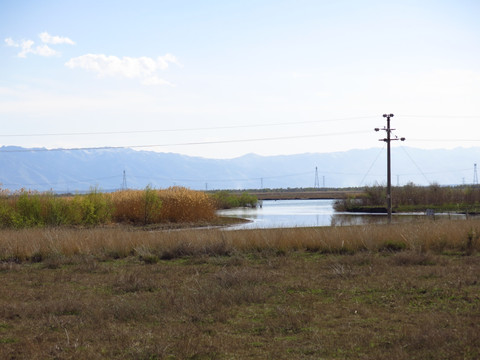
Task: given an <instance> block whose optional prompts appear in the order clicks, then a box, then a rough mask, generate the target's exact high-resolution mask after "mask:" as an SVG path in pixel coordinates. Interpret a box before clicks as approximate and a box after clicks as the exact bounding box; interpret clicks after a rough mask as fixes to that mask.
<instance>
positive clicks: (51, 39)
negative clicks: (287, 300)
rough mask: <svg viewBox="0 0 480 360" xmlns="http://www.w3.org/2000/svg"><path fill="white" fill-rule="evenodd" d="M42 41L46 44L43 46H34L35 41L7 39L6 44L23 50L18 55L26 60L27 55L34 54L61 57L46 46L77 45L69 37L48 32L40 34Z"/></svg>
mask: <svg viewBox="0 0 480 360" xmlns="http://www.w3.org/2000/svg"><path fill="white" fill-rule="evenodd" d="M39 37H40V40H41V41H42V42H43V43H44V44H43V45H39V46H35V47H34V46H33V45H34V44H35V42H34V41H33V40H21V41H19V42H18V41H14V40H13V39H12V38H6V39H5V44H7V46H10V47H16V48H21V51H20V52H19V53H18V54H17V56H18V57H21V58H25V57H27V54H34V55H39V56H47V57H48V56H56V55H60V52H58V51H57V50H54V49H52V48H51V47H50V46H48V45H45V44H54V45H56V44H69V45H74V44H75V43H74V42H73V41H72V40H70V39H69V38H67V37H60V36H51V35H49V34H48V33H47V32H43V33H41V34H39Z"/></svg>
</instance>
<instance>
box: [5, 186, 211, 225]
mask: <svg viewBox="0 0 480 360" xmlns="http://www.w3.org/2000/svg"><path fill="white" fill-rule="evenodd" d="M213 219H215V206H214V204H213V201H212V200H211V198H210V197H209V196H208V195H207V194H205V193H203V192H198V191H193V190H189V189H186V188H183V187H171V188H168V189H163V190H155V189H152V188H150V187H147V188H146V189H145V190H142V191H140V190H138V191H136V190H128V191H117V192H114V193H101V192H98V191H97V190H96V189H93V190H92V191H91V192H90V193H89V194H86V195H75V196H68V197H58V196H55V195H54V194H52V193H37V192H31V191H23V190H22V191H19V192H16V193H12V194H10V193H8V192H6V191H2V190H1V189H0V228H31V227H52V226H78V225H80V226H94V225H105V224H111V223H128V224H135V225H147V224H158V223H185V222H204V221H212V220H213Z"/></svg>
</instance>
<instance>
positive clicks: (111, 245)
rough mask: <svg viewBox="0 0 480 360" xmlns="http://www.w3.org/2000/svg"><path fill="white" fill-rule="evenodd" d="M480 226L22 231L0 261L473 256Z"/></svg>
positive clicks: (4, 238)
mask: <svg viewBox="0 0 480 360" xmlns="http://www.w3.org/2000/svg"><path fill="white" fill-rule="evenodd" d="M479 237H480V221H479V220H444V221H426V222H421V223H420V222H419V223H413V224H396V225H390V226H389V225H367V226H352V227H319V228H292V229H265V230H243V231H228V230H219V229H204V230H180V231H143V230H131V229H130V230H129V229H125V228H91V229H67V228H52V229H23V230H2V231H0V261H16V262H23V261H41V260H43V259H47V258H55V257H69V256H75V255H88V256H94V257H96V258H99V259H115V258H123V257H127V256H138V257H139V258H140V259H142V260H145V261H147V262H155V261H157V260H158V259H172V258H179V257H183V256H191V255H206V256H217V255H233V254H236V253H265V252H267V253H271V252H273V253H279V254H282V253H287V252H294V251H311V252H319V253H339V254H341V253H347V254H348V253H356V252H361V251H367V250H368V251H389V252H391V251H401V250H411V251H414V252H418V253H425V252H434V253H445V252H453V253H462V254H467V255H468V254H472V253H474V252H476V251H479V250H480V241H479Z"/></svg>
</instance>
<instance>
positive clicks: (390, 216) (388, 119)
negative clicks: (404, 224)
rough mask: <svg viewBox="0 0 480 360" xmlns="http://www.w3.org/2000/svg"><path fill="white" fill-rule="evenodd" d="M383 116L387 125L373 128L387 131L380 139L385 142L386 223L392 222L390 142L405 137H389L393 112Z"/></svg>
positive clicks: (402, 139)
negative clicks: (381, 127)
mask: <svg viewBox="0 0 480 360" xmlns="http://www.w3.org/2000/svg"><path fill="white" fill-rule="evenodd" d="M383 117H384V118H387V127H384V128H383V129H379V128H375V131H380V130H385V131H386V132H387V137H386V138H384V139H380V141H384V142H386V143H387V213H388V223H389V224H390V223H391V222H392V164H391V156H390V142H391V141H392V140H401V141H405V138H404V137H402V138H400V139H399V138H398V137H397V136H395V137H394V138H393V139H392V137H391V133H392V130H395V129H391V128H390V118H392V117H393V114H383Z"/></svg>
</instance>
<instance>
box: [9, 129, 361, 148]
mask: <svg viewBox="0 0 480 360" xmlns="http://www.w3.org/2000/svg"><path fill="white" fill-rule="evenodd" d="M365 133H368V131H349V132H340V133H326V134H310V135H294V136H278V137H265V138H250V139H237V140H217V141H199V142H186V143H170V144H153V145H122V146H97V147H78V148H66V149H62V148H56V149H46V148H33V149H15V150H0V153H18V152H48V151H79V150H114V149H140V148H153V147H168V146H189V145H213V144H232V143H243V142H255V141H275V140H289V139H306V138H315V137H324V136H341V135H357V134H365Z"/></svg>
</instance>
